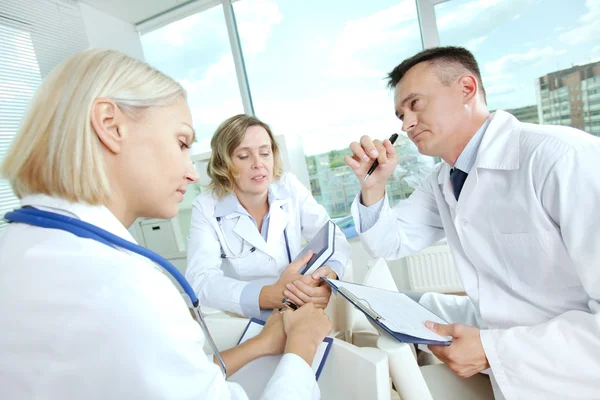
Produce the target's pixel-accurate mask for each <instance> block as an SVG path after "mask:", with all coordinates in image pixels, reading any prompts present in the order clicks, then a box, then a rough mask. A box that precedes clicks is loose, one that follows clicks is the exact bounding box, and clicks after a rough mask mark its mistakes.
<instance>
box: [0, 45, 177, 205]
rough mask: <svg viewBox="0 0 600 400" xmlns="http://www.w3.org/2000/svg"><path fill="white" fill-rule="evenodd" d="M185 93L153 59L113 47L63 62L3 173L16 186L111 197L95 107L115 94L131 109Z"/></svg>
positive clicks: (85, 198) (43, 89)
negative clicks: (154, 65) (92, 116)
mask: <svg viewBox="0 0 600 400" xmlns="http://www.w3.org/2000/svg"><path fill="white" fill-rule="evenodd" d="M180 96H183V97H184V98H185V96H186V94H185V90H184V89H183V87H182V86H181V85H180V84H179V83H177V82H176V81H174V80H173V79H171V78H169V77H168V76H166V75H164V74H163V73H161V72H159V71H157V70H156V69H154V68H152V67H150V66H149V65H148V64H146V63H144V62H142V61H138V60H136V59H134V58H131V57H129V56H127V55H125V54H122V53H119V52H117V51H113V50H101V49H90V50H85V51H82V52H80V53H77V54H75V55H73V56H71V57H69V58H67V59H65V60H64V61H63V62H61V63H60V64H59V65H58V66H57V67H56V68H55V69H54V70H53V71H52V72H51V73H50V74H49V75H48V76H47V77H46V79H45V80H44V82H43V83H42V85H41V86H40V88H39V90H38V92H37V94H36V96H35V97H34V99H33V101H32V103H31V105H30V106H29V109H28V111H27V113H26V114H25V116H24V118H23V121H22V123H21V126H20V128H19V131H18V133H17V135H16V137H15V140H14V142H13V144H12V146H11V148H10V150H9V151H8V154H7V155H6V158H5V160H4V163H3V164H2V167H1V168H0V173H1V174H2V175H4V177H5V178H6V179H8V180H9V181H10V184H11V186H12V188H13V191H14V192H15V194H16V195H17V196H18V197H19V198H21V197H23V196H25V195H28V194H36V193H43V194H46V195H49V196H55V197H60V198H64V199H67V200H70V201H73V202H85V203H89V204H105V203H106V202H107V200H108V199H109V198H110V195H111V189H110V182H109V177H108V175H107V172H106V169H105V163H104V158H103V155H102V144H101V142H100V140H99V139H98V136H97V135H96V133H95V132H94V129H93V127H92V124H91V121H90V113H91V110H92V106H93V103H94V101H95V100H96V99H97V98H108V99H111V100H112V101H114V102H115V104H116V105H117V106H118V107H119V108H120V109H121V110H122V111H123V112H124V113H126V114H127V115H129V116H131V117H135V118H139V117H141V116H142V115H143V114H144V112H145V111H147V110H148V109H150V108H153V107H161V106H165V105H168V104H170V103H172V102H173V101H175V100H176V99H177V98H178V97H180Z"/></svg>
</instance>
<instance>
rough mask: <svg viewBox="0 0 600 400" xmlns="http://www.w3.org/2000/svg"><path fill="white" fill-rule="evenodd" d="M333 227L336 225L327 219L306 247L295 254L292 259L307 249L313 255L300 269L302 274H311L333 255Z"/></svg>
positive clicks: (298, 256) (300, 255) (301, 254)
mask: <svg viewBox="0 0 600 400" xmlns="http://www.w3.org/2000/svg"><path fill="white" fill-rule="evenodd" d="M335 227H336V225H335V224H334V223H333V221H331V220H329V221H327V222H326V223H325V225H323V226H322V227H321V229H319V232H317V234H316V235H315V236H314V237H313V238H312V240H311V241H310V242H309V243H308V244H307V245H306V247H304V248H303V249H302V251H301V252H300V253H299V254H298V255H297V256H296V258H295V259H294V261H295V260H297V259H299V258H300V257H302V256H303V255H305V254H306V253H307V252H308V251H309V250H312V252H313V256H312V257H311V258H310V260H309V261H308V263H306V266H305V267H304V268H303V269H302V270H301V271H300V273H301V274H302V275H307V274H312V273H313V272H315V271H316V270H317V269H318V268H320V267H322V266H323V265H325V263H326V262H327V260H329V258H330V257H331V256H332V255H333V253H334V252H335Z"/></svg>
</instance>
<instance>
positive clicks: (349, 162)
mask: <svg viewBox="0 0 600 400" xmlns="http://www.w3.org/2000/svg"><path fill="white" fill-rule="evenodd" d="M344 162H345V163H346V165H347V166H349V167H350V168H352V169H354V170H357V169H359V168H360V163H359V162H358V161H356V160H355V159H354V157H350V156H344Z"/></svg>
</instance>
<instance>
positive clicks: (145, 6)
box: [79, 0, 190, 24]
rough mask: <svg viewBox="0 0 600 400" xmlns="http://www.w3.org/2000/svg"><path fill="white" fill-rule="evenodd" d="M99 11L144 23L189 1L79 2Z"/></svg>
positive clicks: (108, 0) (91, 0)
mask: <svg viewBox="0 0 600 400" xmlns="http://www.w3.org/2000/svg"><path fill="white" fill-rule="evenodd" d="M79 1H81V2H82V3H85V4H87V5H89V6H91V7H94V8H95V9H97V10H100V11H103V12H105V13H107V14H110V15H112V16H113V17H117V18H119V19H121V20H123V21H127V22H129V23H132V24H136V23H138V22H141V21H144V20H146V19H148V18H150V17H153V16H156V15H158V14H160V13H162V12H165V11H167V10H170V9H172V8H174V7H177V6H181V5H183V4H186V3H190V1H189V0H79Z"/></svg>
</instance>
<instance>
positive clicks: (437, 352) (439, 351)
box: [427, 345, 449, 364]
mask: <svg viewBox="0 0 600 400" xmlns="http://www.w3.org/2000/svg"><path fill="white" fill-rule="evenodd" d="M427 348H428V349H429V351H431V352H432V353H433V355H434V356H436V357H437V358H438V359H439V360H440V361H442V362H443V363H445V364H448V362H449V360H448V355H447V354H446V351H445V347H444V346H433V345H428V346H427Z"/></svg>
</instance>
